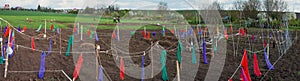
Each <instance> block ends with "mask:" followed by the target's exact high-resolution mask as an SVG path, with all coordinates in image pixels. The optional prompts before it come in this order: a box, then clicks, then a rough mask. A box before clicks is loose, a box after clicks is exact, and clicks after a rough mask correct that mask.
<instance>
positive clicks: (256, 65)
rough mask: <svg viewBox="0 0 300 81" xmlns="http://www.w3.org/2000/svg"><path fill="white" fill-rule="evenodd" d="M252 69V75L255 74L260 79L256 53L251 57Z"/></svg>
mask: <svg viewBox="0 0 300 81" xmlns="http://www.w3.org/2000/svg"><path fill="white" fill-rule="evenodd" d="M253 67H254V74H255V75H256V76H257V77H260V76H261V72H260V70H259V66H258V60H257V56H256V53H254V55H253Z"/></svg>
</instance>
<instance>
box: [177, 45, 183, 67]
mask: <svg viewBox="0 0 300 81" xmlns="http://www.w3.org/2000/svg"><path fill="white" fill-rule="evenodd" d="M181 50H182V43H181V42H180V41H178V47H177V60H178V62H179V63H181Z"/></svg>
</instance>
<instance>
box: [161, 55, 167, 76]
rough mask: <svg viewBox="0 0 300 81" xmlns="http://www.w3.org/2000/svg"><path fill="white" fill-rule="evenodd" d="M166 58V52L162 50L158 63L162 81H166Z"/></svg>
mask: <svg viewBox="0 0 300 81" xmlns="http://www.w3.org/2000/svg"><path fill="white" fill-rule="evenodd" d="M166 56H167V51H166V50H163V51H162V55H161V57H160V62H161V64H162V79H163V80H164V81H167V80H168V73H167V67H166Z"/></svg>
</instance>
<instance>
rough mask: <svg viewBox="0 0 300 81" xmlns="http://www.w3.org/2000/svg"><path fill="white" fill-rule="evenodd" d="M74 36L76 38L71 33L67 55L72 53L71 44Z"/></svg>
mask: <svg viewBox="0 0 300 81" xmlns="http://www.w3.org/2000/svg"><path fill="white" fill-rule="evenodd" d="M73 38H74V36H73V35H71V36H70V38H69V41H68V48H67V52H66V56H69V55H70V50H71V45H72V44H73Z"/></svg>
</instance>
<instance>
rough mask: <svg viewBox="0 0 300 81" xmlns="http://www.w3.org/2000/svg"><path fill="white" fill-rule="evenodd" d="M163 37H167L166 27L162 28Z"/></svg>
mask: <svg viewBox="0 0 300 81" xmlns="http://www.w3.org/2000/svg"><path fill="white" fill-rule="evenodd" d="M162 35H163V36H165V35H166V30H165V27H164V26H163V28H162Z"/></svg>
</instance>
